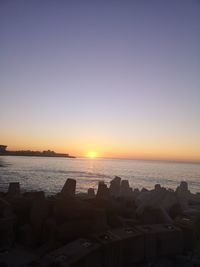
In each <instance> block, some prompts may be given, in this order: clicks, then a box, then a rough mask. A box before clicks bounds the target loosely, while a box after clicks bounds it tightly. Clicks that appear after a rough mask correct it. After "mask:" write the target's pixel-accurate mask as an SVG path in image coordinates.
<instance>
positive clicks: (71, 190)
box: [61, 178, 76, 198]
mask: <svg viewBox="0 0 200 267" xmlns="http://www.w3.org/2000/svg"><path fill="white" fill-rule="evenodd" d="M75 191H76V180H74V179H70V178H69V179H67V181H66V182H65V184H64V186H63V188H62V190H61V197H64V198H65V197H74V196H75Z"/></svg>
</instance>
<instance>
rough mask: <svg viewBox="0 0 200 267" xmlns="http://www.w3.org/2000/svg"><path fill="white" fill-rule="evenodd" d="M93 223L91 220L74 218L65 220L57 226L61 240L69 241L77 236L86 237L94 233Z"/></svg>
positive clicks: (58, 236)
mask: <svg viewBox="0 0 200 267" xmlns="http://www.w3.org/2000/svg"><path fill="white" fill-rule="evenodd" d="M92 229H93V224H92V221H90V220H74V221H68V222H65V223H64V224H62V225H59V226H58V227H57V234H56V236H57V238H58V240H59V241H62V242H68V241H71V240H75V239H76V238H80V237H86V236H88V235H90V234H91V233H92Z"/></svg>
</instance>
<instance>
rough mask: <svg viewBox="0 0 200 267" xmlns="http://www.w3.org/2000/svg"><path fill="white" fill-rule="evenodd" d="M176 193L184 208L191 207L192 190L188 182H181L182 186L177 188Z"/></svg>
mask: <svg viewBox="0 0 200 267" xmlns="http://www.w3.org/2000/svg"><path fill="white" fill-rule="evenodd" d="M176 195H177V198H178V201H179V204H180V205H181V208H182V209H183V210H186V209H188V207H189V204H188V203H189V199H190V191H189V190H188V184H187V182H183V181H182V182H181V183H180V186H178V187H177V189H176Z"/></svg>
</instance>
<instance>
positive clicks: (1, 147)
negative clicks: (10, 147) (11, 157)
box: [0, 145, 7, 153]
mask: <svg viewBox="0 0 200 267" xmlns="http://www.w3.org/2000/svg"><path fill="white" fill-rule="evenodd" d="M6 148H7V146H4V145H0V153H2V152H6Z"/></svg>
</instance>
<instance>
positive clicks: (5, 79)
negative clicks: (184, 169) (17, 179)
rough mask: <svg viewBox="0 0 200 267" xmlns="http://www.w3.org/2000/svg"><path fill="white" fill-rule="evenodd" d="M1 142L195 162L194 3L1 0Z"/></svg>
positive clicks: (198, 116)
mask: <svg viewBox="0 0 200 267" xmlns="http://www.w3.org/2000/svg"><path fill="white" fill-rule="evenodd" d="M0 31H1V42H0V58H1V61H0V114H1V120H0V143H1V144H5V145H8V148H9V149H11V150H12V149H13V150H15V149H32V150H46V149H52V150H55V151H57V152H63V153H69V154H71V155H75V156H89V157H91V158H92V157H115V158H119V157H120V158H135V159H136V158H139V159H161V160H162V159H167V160H189V161H200V138H199V136H200V123H199V122H200V108H199V103H200V79H199V76H200V52H199V47H200V1H198V0H191V1H187V0H183V1H178V0H174V1H172V0H169V1H162V0H161V1H158V0H151V1H147V0H141V1H119V0H116V1H112V0H108V1H89V0H86V1H80V0H79V1H78V0H77V1H51V0H49V1H47V0H41V1H33V0H29V1H23V0H18V1H14V0H12V1H9V0H8V1H1V2H0Z"/></svg>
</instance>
